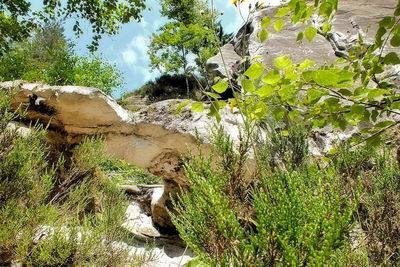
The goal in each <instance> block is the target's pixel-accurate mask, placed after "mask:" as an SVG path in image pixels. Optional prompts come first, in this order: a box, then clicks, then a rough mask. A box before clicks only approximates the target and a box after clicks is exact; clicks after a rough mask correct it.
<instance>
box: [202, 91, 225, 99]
mask: <svg viewBox="0 0 400 267" xmlns="http://www.w3.org/2000/svg"><path fill="white" fill-rule="evenodd" d="M204 93H205V94H206V95H209V96H211V97H212V98H214V99H218V98H221V96H220V95H219V94H216V93H212V92H204Z"/></svg>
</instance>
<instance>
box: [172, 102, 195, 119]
mask: <svg viewBox="0 0 400 267" xmlns="http://www.w3.org/2000/svg"><path fill="white" fill-rule="evenodd" d="M190 102H192V100H191V99H190V100H188V101H186V102H184V103H182V104H180V105H179V106H178V107H177V108H176V110H175V115H177V114H179V113H181V111H182V109H183V108H184V107H186V106H187V105H189V103H190Z"/></svg>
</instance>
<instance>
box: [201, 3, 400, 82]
mask: <svg viewBox="0 0 400 267" xmlns="http://www.w3.org/2000/svg"><path fill="white" fill-rule="evenodd" d="M396 4H397V1H396V0H380V1H374V0H346V1H339V7H338V12H337V13H336V15H335V18H334V21H333V23H332V31H330V32H328V34H327V38H324V37H323V36H321V35H319V34H317V36H315V38H314V40H313V41H312V42H308V40H307V39H306V38H303V41H302V42H301V43H299V42H296V39H297V34H298V32H299V31H304V30H305V29H306V28H307V27H308V26H310V25H309V24H301V23H297V24H296V25H292V24H291V23H290V21H289V16H286V17H284V18H283V19H284V20H285V26H284V27H283V28H282V30H281V31H280V32H279V33H276V32H275V30H273V29H272V28H271V27H269V28H268V30H269V36H268V38H267V39H266V40H265V41H264V42H263V43H261V42H260V40H259V38H258V37H257V33H258V32H259V31H260V29H261V21H262V20H263V18H265V17H266V16H269V17H270V18H271V25H273V23H274V21H275V20H277V18H274V16H275V14H276V12H277V11H278V9H279V7H267V8H264V9H261V10H258V11H256V12H255V13H254V14H253V16H252V17H251V19H250V22H249V24H250V25H248V26H246V27H247V28H249V30H247V32H249V31H250V30H251V34H250V35H249V34H247V35H246V37H245V38H243V34H242V32H243V29H244V28H245V27H243V28H242V29H241V30H239V32H238V33H237V35H236V37H235V38H234V40H233V43H232V44H227V45H226V46H224V47H223V49H222V51H223V55H224V57H225V58H226V60H225V61H226V63H227V65H228V66H234V65H235V63H237V62H238V59H237V57H238V56H239V57H241V56H244V55H249V56H250V58H253V57H255V56H257V55H262V56H263V63H264V65H266V66H270V67H273V66H274V64H273V63H274V59H275V58H276V57H280V56H282V55H288V56H289V57H290V58H291V59H292V61H293V63H301V62H303V61H304V60H305V59H306V58H307V59H310V60H312V61H314V62H316V63H317V64H324V63H327V64H330V63H332V62H333V61H334V60H335V59H337V57H338V56H346V54H348V51H349V49H350V48H351V47H352V46H353V45H354V44H356V42H357V40H358V34H359V33H360V34H362V35H363V37H364V41H366V42H372V41H373V39H374V35H375V33H376V30H377V25H378V22H379V20H381V19H382V18H383V17H385V16H389V15H393V11H394V8H395V6H396ZM243 42H244V44H243ZM232 46H233V47H235V49H231V47H232ZM243 47H245V50H244V51H243ZM239 48H240V49H239ZM391 50H392V48H390V47H388V48H387V49H386V50H385V53H387V52H390V51H391ZM220 58H221V56H220V55H217V56H215V57H213V58H210V59H209V61H208V62H207V65H208V69H209V71H211V72H213V73H215V75H221V74H222V76H226V71H221V70H223V66H222V65H221V63H220V62H221V59H220ZM231 59H232V60H231ZM231 69H232V68H231ZM231 69H228V73H230V72H231Z"/></svg>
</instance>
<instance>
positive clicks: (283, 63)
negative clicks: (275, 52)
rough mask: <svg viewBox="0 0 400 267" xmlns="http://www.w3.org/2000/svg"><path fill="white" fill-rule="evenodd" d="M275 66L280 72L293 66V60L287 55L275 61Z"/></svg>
mask: <svg viewBox="0 0 400 267" xmlns="http://www.w3.org/2000/svg"><path fill="white" fill-rule="evenodd" d="M274 65H275V67H277V68H278V69H280V70H283V69H285V68H287V67H289V66H291V65H292V60H290V58H289V57H288V56H286V55H284V56H281V57H277V58H275V59H274Z"/></svg>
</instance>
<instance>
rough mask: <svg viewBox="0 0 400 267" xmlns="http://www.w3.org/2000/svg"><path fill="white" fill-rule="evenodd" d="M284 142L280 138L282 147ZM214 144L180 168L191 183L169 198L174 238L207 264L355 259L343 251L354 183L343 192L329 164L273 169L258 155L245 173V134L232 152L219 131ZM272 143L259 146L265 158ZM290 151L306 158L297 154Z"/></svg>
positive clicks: (355, 201) (299, 143)
mask: <svg viewBox="0 0 400 267" xmlns="http://www.w3.org/2000/svg"><path fill="white" fill-rule="evenodd" d="M301 136H302V137H301V138H297V139H293V140H294V143H293V147H292V148H297V147H301V146H302V144H303V146H304V142H305V141H306V139H305V138H306V135H301ZM285 138H286V136H285V135H281V137H280V142H282V139H285ZM213 140H214V145H213V147H214V150H213V153H212V154H211V155H210V156H206V155H204V154H202V153H200V155H199V156H198V157H194V156H193V155H191V159H190V161H188V162H187V163H186V164H185V171H186V176H187V178H188V180H189V182H190V184H191V186H190V188H189V189H188V191H187V192H186V191H185V192H182V194H181V195H180V196H179V197H178V198H177V199H173V204H174V207H175V211H174V212H171V213H170V214H171V217H172V220H173V222H174V224H175V225H176V227H177V230H178V231H179V233H180V236H181V237H182V238H183V239H184V240H185V241H186V242H187V244H188V245H189V247H191V248H192V249H193V251H194V252H195V253H196V254H197V255H198V256H199V257H200V258H201V260H202V261H203V262H204V263H205V264H206V265H217V266H232V265H233V266H267V265H268V266H269V265H279V264H283V265H294V266H296V265H326V264H333V265H335V264H340V263H343V262H345V261H346V260H347V259H348V257H350V256H349V255H352V256H353V254H352V253H343V251H342V250H345V249H346V251H347V249H348V247H349V246H348V243H347V237H348V233H349V231H350V230H351V228H352V225H353V213H354V211H355V209H356V208H357V206H358V199H359V192H358V186H355V187H354V188H352V190H350V191H348V192H346V194H343V189H342V180H341V179H340V175H338V173H337V172H336V171H335V168H334V167H327V168H325V169H322V170H321V169H319V168H318V166H312V165H310V164H309V163H308V162H307V161H305V162H303V163H302V165H301V166H295V165H293V166H290V167H288V168H280V167H276V168H271V164H270V161H269V160H265V161H264V160H262V159H261V160H260V158H259V162H258V165H257V167H258V169H257V170H256V172H255V173H254V174H253V175H249V174H248V171H246V169H247V166H250V165H249V164H251V163H249V162H248V161H247V158H248V153H249V150H250V145H251V142H250V141H248V137H246V136H245V135H242V136H241V142H240V143H241V145H239V147H235V146H234V145H233V143H232V141H231V140H230V139H229V138H228V137H225V136H224V135H223V131H222V130H218V131H217V132H216V135H215V136H214V138H213ZM241 146H242V147H241ZM270 146H271V144H265V145H264V146H262V145H258V146H257V149H258V150H261V151H262V152H263V153H264V154H265V153H266V152H265V151H263V150H268V149H269V148H270ZM289 150H290V149H289ZM236 151H237V152H236ZM296 151H297V152H296ZM293 152H295V153H300V154H299V155H302V156H304V157H305V158H306V157H307V155H304V154H303V153H304V150H303V149H300V150H299V149H294V150H293ZM213 162H216V163H215V164H214V163H213ZM285 164H286V165H290V164H291V162H290V161H287V162H285ZM246 173H247V174H246ZM356 258H357V259H358V257H356Z"/></svg>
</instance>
